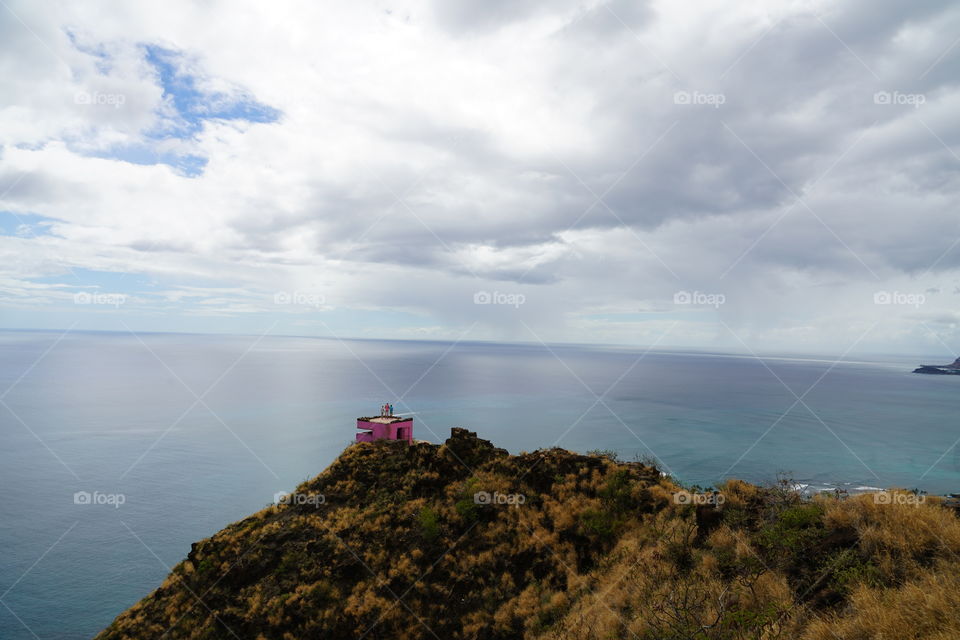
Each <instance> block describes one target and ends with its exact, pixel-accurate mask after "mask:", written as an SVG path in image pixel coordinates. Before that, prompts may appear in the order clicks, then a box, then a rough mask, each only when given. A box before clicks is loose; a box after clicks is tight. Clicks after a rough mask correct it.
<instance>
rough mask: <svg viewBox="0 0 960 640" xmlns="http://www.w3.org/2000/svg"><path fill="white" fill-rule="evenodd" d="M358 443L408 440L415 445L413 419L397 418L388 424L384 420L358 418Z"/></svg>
mask: <svg viewBox="0 0 960 640" xmlns="http://www.w3.org/2000/svg"><path fill="white" fill-rule="evenodd" d="M357 429H360V431H359V432H358V433H357V442H373V441H374V440H380V439H382V438H386V439H388V440H406V441H407V443H408V444H413V418H406V419H401V418H395V419H394V421H393V422H387V421H385V420H384V419H383V418H357Z"/></svg>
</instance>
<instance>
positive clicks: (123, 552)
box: [0, 331, 960, 640]
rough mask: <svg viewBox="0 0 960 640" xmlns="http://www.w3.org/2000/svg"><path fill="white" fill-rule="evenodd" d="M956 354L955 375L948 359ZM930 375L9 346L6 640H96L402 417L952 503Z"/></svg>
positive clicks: (319, 343) (472, 346)
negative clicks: (372, 430)
mask: <svg viewBox="0 0 960 640" xmlns="http://www.w3.org/2000/svg"><path fill="white" fill-rule="evenodd" d="M945 359H946V360H952V358H945ZM917 364H919V363H918V362H917V361H916V360H910V359H907V358H902V357H893V356H874V357H869V358H865V357H862V356H858V357H857V358H856V359H855V361H850V360H847V361H844V362H840V363H836V362H835V361H834V360H833V359H832V358H830V357H829V356H824V357H809V356H805V357H800V356H798V357H789V356H781V357H773V356H771V357H764V358H763V359H762V360H760V359H757V358H755V357H750V356H742V355H732V354H719V353H695V352H685V351H669V350H660V351H650V352H649V353H645V352H644V351H643V350H642V349H630V348H616V347H587V346H549V347H547V346H544V345H539V344H528V345H522V344H520V345H518V344H491V343H470V342H462V343H457V344H451V343H449V342H413V341H385V340H349V341H339V340H335V339H320V338H298V337H273V336H266V337H262V336H211V335H183V334H138V335H133V334H131V333H92V332H70V333H67V334H66V335H63V334H61V333H58V332H30V331H0V400H2V402H0V434H2V439H0V443H2V447H0V481H2V487H3V489H4V491H3V500H2V501H0V549H3V552H2V554H0V605H2V606H0V638H4V639H14V640H15V639H20V638H24V639H28V638H37V637H39V638H44V639H46V638H89V637H91V636H93V635H95V634H96V633H97V632H98V631H99V630H100V629H102V628H103V627H105V626H106V625H107V624H109V623H110V621H111V620H112V619H113V618H114V617H115V616H116V615H117V614H119V613H120V612H122V611H123V610H124V609H126V608H127V607H129V606H130V605H132V604H134V603H135V602H136V601H137V600H139V599H140V598H142V597H144V596H145V595H147V594H148V593H149V592H150V591H152V590H153V589H154V588H156V587H157V586H159V585H160V583H161V582H162V581H163V579H164V577H165V576H166V575H167V573H168V572H169V570H170V568H171V567H172V566H173V565H175V564H176V563H177V562H179V561H180V560H182V559H183V558H184V557H185V556H186V554H187V552H188V551H189V549H190V544H191V543H192V542H194V541H196V540H199V539H201V538H205V537H208V536H210V535H212V534H213V533H215V532H216V531H218V530H219V529H221V528H222V527H224V526H225V525H227V524H229V523H230V522H233V521H236V520H239V519H241V518H243V517H244V516H246V515H248V514H250V513H252V512H254V511H257V510H259V509H261V508H262V507H264V506H265V505H266V504H268V503H270V502H272V501H273V500H274V496H275V494H276V493H277V492H279V491H284V490H291V489H293V487H295V486H296V485H297V484H298V483H299V482H301V481H302V480H304V479H306V478H310V477H313V476H314V475H316V474H318V473H319V472H321V471H322V470H323V469H324V468H325V467H326V466H327V465H328V464H329V463H330V462H331V461H332V460H333V459H334V458H335V457H336V456H337V455H338V454H339V452H340V451H342V450H343V448H344V447H345V446H347V445H348V444H349V443H350V442H351V441H352V440H353V438H354V434H355V424H356V423H355V420H356V418H357V417H358V416H362V415H370V414H376V413H377V412H378V409H379V407H380V405H382V404H383V403H385V402H392V403H393V404H394V408H395V411H396V412H397V413H412V414H413V416H414V437H416V438H418V439H422V440H429V441H432V442H440V441H442V440H443V439H445V438H446V437H447V436H448V435H449V432H450V428H451V427H454V426H462V427H465V428H467V429H470V430H472V431H476V432H478V434H479V435H480V437H482V438H486V439H489V440H491V441H493V443H494V444H496V445H497V446H500V447H504V448H506V449H508V450H509V451H510V452H511V453H518V452H520V451H532V450H534V449H537V448H546V447H551V446H560V447H563V448H566V449H570V450H574V451H580V452H586V451H589V450H594V449H603V450H613V451H616V452H617V454H618V455H619V456H620V457H621V458H623V459H626V460H634V459H656V460H658V461H659V463H660V465H661V468H662V469H663V470H664V471H666V472H669V473H670V474H672V475H673V476H674V477H676V478H678V479H679V480H681V481H683V482H686V483H694V484H698V485H701V486H709V485H715V484H717V483H718V482H721V481H722V480H723V478H725V477H731V476H733V477H739V478H743V479H745V480H749V481H753V482H761V483H768V482H773V481H775V480H776V478H777V476H778V474H782V475H786V476H787V477H790V478H792V479H793V481H794V482H795V483H796V484H798V485H799V486H800V487H802V488H805V489H806V490H808V491H817V490H822V489H833V488H844V489H847V490H849V491H862V490H869V489H871V488H876V487H891V486H898V487H905V488H914V487H917V488H920V489H923V490H926V491H929V492H930V493H938V494H943V493H951V492H955V491H960V457H958V453H957V448H956V447H954V445H955V444H956V441H957V439H958V438H960V429H958V427H957V420H956V416H958V415H960V377H953V376H920V375H913V374H911V370H912V369H913V367H914V366H916V365H917Z"/></svg>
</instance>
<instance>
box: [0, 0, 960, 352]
mask: <svg viewBox="0 0 960 640" xmlns="http://www.w3.org/2000/svg"><path fill="white" fill-rule="evenodd" d="M958 28H960V8H957V7H956V6H954V5H953V3H950V2H945V1H940V2H928V3H923V4H922V5H919V6H912V5H906V4H904V3H900V2H893V1H890V2H867V1H866V0H860V1H856V2H849V3H844V4H842V5H839V6H837V5H834V4H833V3H826V2H814V1H810V2H793V1H786V0H785V1H783V2H774V3H763V4H759V5H744V4H742V3H733V2H719V1H717V2H705V3H698V4H697V6H696V7H695V8H691V7H689V6H687V5H684V4H682V3H681V4H678V3H670V2H663V1H650V2H622V1H620V0H616V1H604V0H570V1H566V0H565V1H563V2H549V3H548V2H540V1H533V0H530V1H527V0H523V1H518V2H500V1H497V2H490V3H474V2H461V1H459V0H457V1H453V2H451V1H446V0H435V1H432V2H430V1H426V0H424V1H412V2H405V3H393V2H376V3H370V4H368V3H356V4H355V5H344V6H326V5H323V6H321V5H318V4H316V3H307V2H303V3H284V4H282V5H277V6H268V5H262V4H254V3H250V4H239V5H238V4H236V3H226V2H220V1H214V2H208V3H203V4H196V3H186V2H183V3H180V2H173V3H165V4H164V5H162V6H160V5H155V4H151V3H135V2H133V3H124V4H122V5H115V4H113V3H106V2H93V3H85V4H84V5H83V6H79V5H76V4H75V3H66V2H52V1H51V2H43V3H34V2H12V3H9V7H8V8H7V9H5V10H3V11H2V12H0V41H2V42H3V43H4V45H3V46H2V49H0V69H2V71H3V73H2V74H0V95H2V98H3V99H2V101H0V194H2V195H0V223H2V224H0V233H2V234H3V235H0V257H2V261H0V302H2V303H3V304H4V305H5V307H6V308H8V309H13V310H15V311H16V313H10V314H8V318H9V319H6V320H3V324H4V325H5V326H24V325H25V324H26V325H30V324H31V323H32V322H34V321H36V323H37V324H38V325H44V326H46V325H57V324H60V325H68V324H70V322H72V320H70V318H71V317H73V316H74V315H76V314H77V313H78V310H77V308H76V307H75V306H73V305H70V304H69V295H68V294H71V292H75V291H85V290H102V291H106V290H111V289H119V290H122V291H123V292H125V293H126V294H127V295H128V297H129V300H130V301H131V302H130V304H127V305H124V309H123V310H122V312H123V313H124V314H126V315H125V316H124V318H125V321H126V322H128V323H130V324H131V326H142V327H146V328H156V327H157V326H158V325H162V326H165V327H174V328H179V329H184V330H193V329H201V328H202V329H208V328H210V325H206V324H196V323H195V320H193V319H192V318H196V317H197V316H198V315H199V316H210V315H211V314H216V315H217V316H218V317H219V318H220V324H219V325H218V326H217V327H216V328H217V329H218V330H227V331H229V330H244V331H245V330H250V329H253V328H255V324H256V322H260V323H261V324H263V325H264V326H266V325H268V324H270V323H272V322H274V321H275V320H277V319H278V318H279V319H280V327H281V329H282V328H283V327H296V330H297V332H298V333H302V332H303V331H304V327H308V328H311V329H312V330H314V331H316V332H317V333H321V334H323V333H326V332H328V331H329V330H331V329H332V330H336V331H337V332H338V333H341V334H344V335H350V334H352V333H355V332H354V331H353V330H352V327H356V326H361V325H362V326H364V327H366V328H367V329H364V331H372V332H373V333H375V334H376V335H384V336H411V335H430V336H433V337H436V336H444V335H446V336H449V337H456V336H460V335H462V333H463V332H464V331H465V330H466V329H468V328H470V332H471V335H470V336H469V337H471V338H490V339H524V340H537V339H541V338H542V339H544V340H573V341H593V340H597V341H614V342H628V343H639V344H650V343H652V342H654V341H656V340H657V339H658V338H660V337H663V335H664V332H665V331H667V329H668V328H669V337H668V338H665V340H666V343H668V344H675V345H693V346H711V347H729V348H736V349H741V348H742V347H743V342H741V341H746V343H747V344H748V345H749V346H750V348H756V349H758V350H763V349H779V350H783V349H790V350H807V351H821V352H831V351H833V352H842V351H844V350H845V349H846V348H847V347H849V346H850V345H851V344H853V343H854V342H857V341H858V340H859V341H860V342H858V344H860V345H862V346H863V347H864V348H873V349H875V350H876V349H882V350H885V351H896V350H904V351H906V350H925V351H937V350H942V349H943V348H944V345H955V347H953V348H956V349H958V350H960V341H958V338H960V335H958V334H957V331H958V328H957V324H956V323H955V322H953V321H948V320H949V319H950V318H952V317H953V313H954V312H953V311H952V309H953V308H954V307H955V304H954V302H955V300H956V298H955V297H954V296H952V295H950V294H947V293H944V292H949V291H952V290H954V288H955V287H956V286H957V281H958V278H957V268H958V267H960V247H958V244H960V243H958V242H957V240H958V238H960V218H958V217H957V216H956V210H957V204H958V199H957V194H958V189H960V178H958V175H960V174H958V171H957V169H958V167H960V155H958V154H960V123H958V122H957V120H956V118H955V117H954V115H953V114H955V113H956V112H957V108H958V107H960V91H958V86H957V85H958V80H960V73H958V70H960V69H958V67H960V46H957V43H956V38H955V34H956V33H958V32H960V31H958ZM125 274H126V275H125ZM188 291H189V292H190V293H189V294H187V293H185V292H188ZM297 292H300V293H301V294H303V296H302V298H303V299H304V300H309V299H313V298H309V296H310V295H322V297H323V299H324V303H323V304H322V305H309V304H307V305H296V304H283V305H278V304H276V303H275V296H276V294H277V293H291V294H292V293H297ZM478 292H488V293H491V294H492V293H494V292H497V293H502V294H504V295H506V296H510V295H513V296H517V295H521V296H523V298H524V302H523V304H520V305H516V304H514V305H511V304H503V305H500V304H496V303H495V302H494V303H490V304H476V303H475V299H474V296H475V294H477V293H478ZM678 292H690V293H695V292H699V293H704V294H707V295H712V294H722V295H723V297H724V302H723V304H722V305H709V304H707V305H697V304H692V303H691V304H683V303H680V304H678V303H677V302H676V301H675V295H676V294H677V293H678ZM883 293H888V294H890V302H884V300H885V298H883V296H882V295H881V296H880V297H879V298H877V294H883ZM913 294H919V295H921V296H922V297H923V301H922V302H921V303H920V304H916V299H914V298H909V299H908V298H904V297H903V296H909V295H913ZM898 295H899V296H900V297H898ZM513 299H514V300H515V299H516V298H513ZM504 300H506V298H504ZM878 300H879V302H878ZM81 311H83V312H84V313H85V314H86V316H85V321H86V320H88V321H89V322H90V323H92V324H93V325H96V323H97V322H105V323H107V324H106V325H105V326H110V325H109V322H110V320H104V318H103V316H104V314H105V310H104V314H101V313H99V312H100V310H93V311H96V312H97V313H92V312H91V310H90V309H86V308H85V309H82V310H81ZM921 312H922V313H921ZM251 318H252V320H251ZM0 319H2V318H0ZM531 334H534V335H531ZM733 334H736V335H733ZM865 336H866V337H865Z"/></svg>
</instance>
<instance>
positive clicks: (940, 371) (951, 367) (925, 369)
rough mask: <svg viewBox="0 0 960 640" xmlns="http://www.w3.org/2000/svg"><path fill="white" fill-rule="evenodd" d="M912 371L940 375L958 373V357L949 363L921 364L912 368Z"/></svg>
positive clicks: (959, 364)
mask: <svg viewBox="0 0 960 640" xmlns="http://www.w3.org/2000/svg"><path fill="white" fill-rule="evenodd" d="M913 372H914V373H932V374H934V375H941V376H944V375H946V376H958V375H960V358H957V359H956V360H954V361H953V362H951V363H950V364H942V365H941V364H922V365H920V366H919V367H917V368H916V369H914V370H913Z"/></svg>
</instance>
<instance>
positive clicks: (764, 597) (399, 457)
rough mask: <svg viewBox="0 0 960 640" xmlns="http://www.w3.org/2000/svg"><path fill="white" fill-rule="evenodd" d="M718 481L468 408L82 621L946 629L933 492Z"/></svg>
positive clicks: (366, 457)
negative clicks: (530, 439)
mask: <svg viewBox="0 0 960 640" xmlns="http://www.w3.org/2000/svg"><path fill="white" fill-rule="evenodd" d="M717 490H718V492H719V493H717V494H713V493H709V494H705V495H703V494H697V493H696V492H694V493H693V497H692V498H691V497H690V496H691V493H684V492H683V489H682V488H681V487H679V486H677V485H676V484H674V483H673V482H672V481H671V480H670V479H669V478H666V477H663V476H662V475H661V474H660V472H659V471H658V470H657V469H655V468H653V467H650V466H645V465H643V464H640V463H623V462H618V461H616V460H613V459H611V458H610V457H609V456H604V455H593V456H582V455H577V454H574V453H570V452H568V451H564V450H561V449H550V450H545V451H537V452H534V453H529V454H521V455H517V456H510V455H508V454H507V453H506V451H504V450H502V449H497V448H495V447H493V446H492V445H491V444H490V443H489V442H487V441H484V440H480V439H477V438H476V437H475V436H474V435H473V434H471V433H469V432H465V431H463V430H454V432H453V435H452V436H451V438H450V439H449V440H447V442H446V443H445V444H444V445H442V446H436V445H430V444H416V445H413V446H409V447H408V446H406V445H405V444H403V443H398V442H389V441H381V442H377V443H372V444H367V443H364V444H357V445H353V446H350V447H348V448H347V449H346V450H345V451H344V452H343V453H342V454H341V456H340V457H339V458H338V459H337V460H336V461H335V462H334V463H333V464H332V465H331V466H330V467H329V468H328V469H327V470H326V471H324V472H323V473H321V474H320V475H319V476H317V477H316V478H314V479H313V480H310V481H308V482H305V483H304V484H302V485H301V486H300V487H298V488H297V490H296V492H295V494H294V496H292V497H291V498H290V500H289V504H283V505H278V506H270V507H267V508H266V509H264V510H262V511H260V512H259V513H256V514H254V515H252V516H250V517H249V518H247V519H245V520H242V521H240V522H237V523H235V524H233V525H230V526H229V527H227V528H225V529H224V530H223V531H221V532H219V533H217V534H216V535H214V536H213V537H211V538H209V539H206V540H203V541H201V542H199V543H196V544H195V545H193V548H192V550H191V552H190V554H189V555H188V557H187V559H185V560H184V561H183V562H181V563H180V564H179V565H177V566H176V567H175V568H174V570H173V572H172V573H171V575H170V576H169V577H168V578H167V579H166V581H165V582H164V583H163V584H162V585H161V586H160V588H158V589H157V590H156V591H154V592H153V593H152V594H150V595H149V596H147V597H146V598H144V599H143V600H142V601H141V602H139V603H138V604H137V605H135V606H134V607H132V608H131V609H130V610H129V611H127V612H125V613H124V614H122V615H121V616H119V617H118V618H117V619H116V620H115V621H114V622H113V624H111V625H110V627H108V628H107V629H106V630H104V631H103V632H102V633H101V634H100V636H98V638H100V639H101V640H119V639H122V638H126V639H131V640H132V639H138V640H140V639H144V638H160V637H167V638H198V639H199V638H234V637H237V638H244V639H246V638H257V639H260V638H263V639H284V640H287V639H289V640H294V639H299V638H314V637H316V638H320V637H324V638H326V637H330V638H442V639H443V640H447V639H450V638H542V639H561V638H562V639H570V640H573V639H581V638H598V639H599V638H639V639H643V640H654V639H657V640H663V639H677V640H679V639H690V640H693V639H740V638H784V639H789V640H793V639H795V638H799V639H804V640H828V639H836V638H841V639H843V640H857V639H861V638H862V639H867V638H887V639H890V640H893V639H897V640H901V639H911V638H916V639H919V638H925V639H937V640H948V639H950V640H955V639H956V638H960V556H958V553H960V523H958V521H957V518H956V516H955V515H954V513H953V511H952V510H950V509H947V508H945V507H944V506H943V505H941V504H940V502H939V500H938V499H936V498H929V499H926V500H925V501H920V500H919V499H918V497H917V496H913V495H912V494H907V493H890V494H886V496H885V497H886V498H889V500H888V502H889V503H882V502H883V501H878V500H877V498H876V497H875V496H872V495H863V496H857V497H853V498H849V499H845V500H839V499H836V498H832V497H822V498H815V499H813V500H807V501H805V500H802V499H800V498H799V497H798V496H797V495H796V494H794V493H793V492H792V491H790V490H789V489H788V488H787V486H786V485H779V486H771V487H767V488H761V487H757V486H754V485H750V484H746V483H744V482H739V481H730V482H728V483H726V484H725V485H723V486H721V487H717ZM678 496H679V497H678ZM897 496H900V497H897ZM698 498H699V500H698ZM696 502H708V503H707V504H695V503H696ZM709 502H712V503H713V504H710V503H709ZM717 503H720V504H717ZM164 634H166V635H164Z"/></svg>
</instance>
